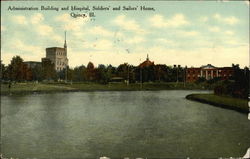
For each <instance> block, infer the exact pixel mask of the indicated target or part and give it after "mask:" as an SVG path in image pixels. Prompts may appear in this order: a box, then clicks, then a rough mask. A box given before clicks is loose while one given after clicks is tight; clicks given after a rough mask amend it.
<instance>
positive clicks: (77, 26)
mask: <svg viewBox="0 0 250 159" xmlns="http://www.w3.org/2000/svg"><path fill="white" fill-rule="evenodd" d="M55 21H56V22H61V23H64V25H63V29H64V30H71V31H75V32H79V31H81V29H82V28H83V25H85V24H86V22H88V21H89V17H85V18H73V17H71V16H70V15H69V14H67V13H65V14H62V15H59V16H56V17H55Z"/></svg>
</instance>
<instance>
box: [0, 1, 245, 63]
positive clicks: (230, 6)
mask: <svg viewBox="0 0 250 159" xmlns="http://www.w3.org/2000/svg"><path fill="white" fill-rule="evenodd" d="M13 6H15V7H38V8H39V9H40V7H41V6H45V7H48V6H53V7H58V8H59V10H58V11H56V10H39V11H24V10H22V11H17V10H12V11H11V10H8V8H9V7H13ZM67 6H69V7H71V6H77V7H82V6H85V7H86V6H89V7H90V9H91V10H90V11H77V10H75V11H71V10H66V11H65V10H64V11H63V10H60V8H62V7H67ZM93 6H95V7H98V6H103V7H108V8H109V9H110V10H108V11H107V10H106V11H103V10H102V11H97V10H95V11H93V10H92V7H93ZM118 6H121V7H123V6H126V7H129V6H130V7H138V8H140V6H146V7H150V8H154V11H152V10H147V11H141V10H134V11H131V10H130V11H125V10H118V11H114V10H112V8H114V7H118ZM90 12H93V13H94V14H95V17H89V13H90ZM73 13H74V14H84V13H85V14H86V15H87V17H84V18H83V17H78V18H74V17H72V16H71V15H72V14H73ZM65 31H67V46H68V59H69V66H70V67H75V66H80V65H85V66H86V65H87V64H88V62H89V61H92V62H93V63H94V65H95V66H98V64H104V65H108V64H111V65H113V66H118V65H119V64H122V63H129V64H132V65H135V66H137V65H139V63H141V62H143V61H144V60H145V59H146V56H147V54H148V55H149V59H150V60H151V61H154V63H155V64H166V65H174V64H177V65H181V66H188V67H200V66H201V65H205V64H212V65H214V66H217V67H223V66H231V65H232V63H234V64H240V67H245V66H249V2H248V1H187V2H185V1H179V2H178V1H105V2H102V1H85V2H84V1H71V2H68V1H60V2H58V1H57V2H56V1H52V2H48V1H46V2H42V1H38V2H36V1H26V2H24V1H22V2H17V1H2V2H1V60H2V61H3V63H4V64H6V65H7V64H9V63H10V60H11V58H12V57H13V56H16V55H19V56H21V57H22V58H23V59H24V61H41V58H43V57H45V49H46V48H47V47H63V45H64V32H65Z"/></svg>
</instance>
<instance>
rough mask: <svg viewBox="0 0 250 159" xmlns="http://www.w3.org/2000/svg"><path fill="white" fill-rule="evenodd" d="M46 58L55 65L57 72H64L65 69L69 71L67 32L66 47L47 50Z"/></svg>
mask: <svg viewBox="0 0 250 159" xmlns="http://www.w3.org/2000/svg"><path fill="white" fill-rule="evenodd" d="M46 58H47V59H49V60H50V61H51V62H52V63H53V64H54V65H55V70H56V71H62V70H64V69H67V67H68V58H67V41H66V31H65V39H64V47H63V48H62V47H50V48H46Z"/></svg>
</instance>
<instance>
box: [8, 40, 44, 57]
mask: <svg viewBox="0 0 250 159" xmlns="http://www.w3.org/2000/svg"><path fill="white" fill-rule="evenodd" d="M12 43H13V44H15V45H13V47H14V48H15V49H16V50H18V52H22V53H24V54H25V53H27V52H29V53H32V54H34V53H37V52H39V51H42V50H43V49H42V48H41V47H38V46H33V45H27V44H25V43H23V42H22V41H21V40H13V42H12Z"/></svg>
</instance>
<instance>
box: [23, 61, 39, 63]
mask: <svg viewBox="0 0 250 159" xmlns="http://www.w3.org/2000/svg"><path fill="white" fill-rule="evenodd" d="M24 63H41V62H39V61H24Z"/></svg>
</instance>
